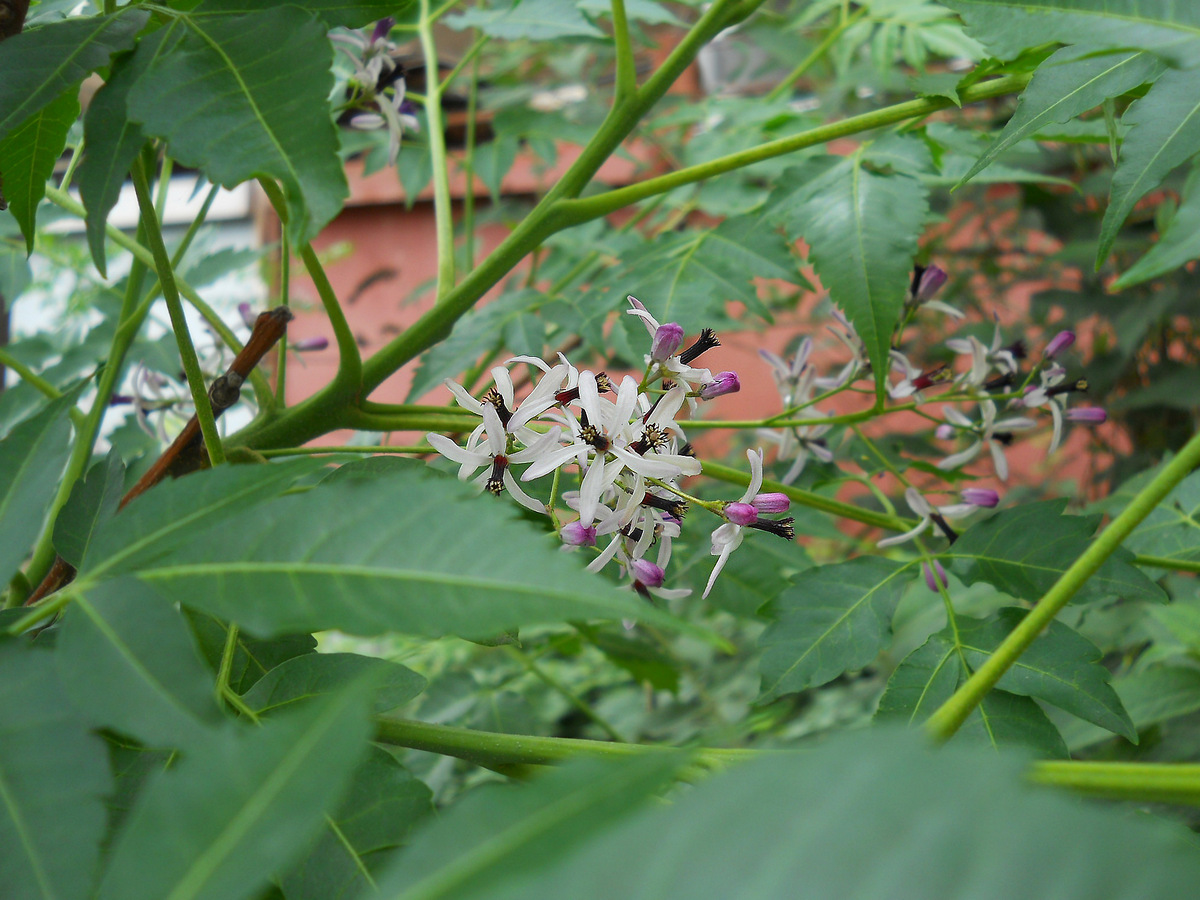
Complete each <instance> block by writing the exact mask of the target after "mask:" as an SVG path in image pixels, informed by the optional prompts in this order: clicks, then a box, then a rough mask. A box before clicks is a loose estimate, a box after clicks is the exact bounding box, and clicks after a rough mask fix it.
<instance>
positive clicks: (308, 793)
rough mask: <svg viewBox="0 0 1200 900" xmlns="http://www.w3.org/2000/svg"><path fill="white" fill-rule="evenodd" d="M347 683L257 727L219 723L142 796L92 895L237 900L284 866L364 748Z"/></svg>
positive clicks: (355, 689) (360, 701) (363, 725)
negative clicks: (297, 710)
mask: <svg viewBox="0 0 1200 900" xmlns="http://www.w3.org/2000/svg"><path fill="white" fill-rule="evenodd" d="M372 691H373V686H372V685H371V684H370V683H369V682H359V683H356V684H354V685H351V687H350V688H348V689H346V690H344V691H342V692H340V693H338V694H336V695H334V696H331V697H329V698H328V699H326V700H324V701H322V702H321V703H319V704H316V705H315V706H313V707H311V708H309V709H307V710H304V711H302V712H300V713H297V714H293V715H290V716H280V717H279V718H277V719H274V720H272V721H270V722H267V723H265V724H264V725H262V727H260V728H253V729H242V728H233V727H232V726H230V727H227V728H225V729H223V730H221V731H219V732H216V733H214V734H213V736H212V737H211V739H210V740H209V741H207V742H206V743H205V744H204V745H203V746H199V747H196V748H194V749H193V750H192V752H190V753H188V754H187V755H186V757H184V758H183V759H182V760H181V761H180V762H178V763H176V764H175V765H173V766H172V767H171V768H169V769H168V770H167V771H165V772H160V773H158V774H157V775H156V776H155V777H154V778H153V780H152V781H151V782H150V784H149V785H148V786H147V787H146V788H145V790H144V791H143V792H142V794H141V796H140V797H139V799H138V801H137V805H136V806H135V807H134V809H133V811H132V812H131V813H130V814H129V817H128V819H127V820H126V821H125V824H124V827H123V828H122V829H121V832H120V833H119V834H118V835H117V838H116V840H115V842H114V845H113V849H112V855H111V857H110V858H109V861H108V866H107V870H106V871H105V873H104V876H103V880H102V881H101V884H100V889H99V891H98V895H97V896H98V897H99V898H100V900H141V898H145V900H191V898H212V900H218V898H219V900H241V898H245V897H250V896H255V895H257V893H258V891H259V890H260V889H261V888H262V887H264V886H265V885H266V883H267V880H268V879H269V878H270V877H271V875H272V874H273V873H274V872H275V871H277V870H279V869H281V868H285V867H287V866H289V865H290V864H291V863H293V862H294V861H296V860H297V859H298V858H299V856H300V854H301V853H303V851H304V849H305V847H306V846H308V845H309V843H310V842H311V840H312V838H313V837H314V835H315V834H316V833H317V832H318V831H319V829H320V828H321V826H322V823H323V822H324V821H325V813H326V812H327V811H329V810H331V808H332V807H333V806H334V805H335V804H336V803H337V801H338V799H339V797H340V796H341V793H342V790H343V788H344V787H345V785H346V784H347V783H348V782H349V780H350V777H351V775H352V774H353V772H354V770H355V768H356V767H357V765H358V763H359V761H360V760H361V759H362V758H363V756H364V754H365V753H366V751H367V748H368V746H369V745H368V743H367V739H368V737H369V736H370V733H371V732H370V729H371V724H370V719H369V717H368V715H367V712H368V707H369V705H370V696H371V693H372Z"/></svg>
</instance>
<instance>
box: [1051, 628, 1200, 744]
mask: <svg viewBox="0 0 1200 900" xmlns="http://www.w3.org/2000/svg"><path fill="white" fill-rule="evenodd" d="M1163 608H1164V609H1170V607H1163ZM1112 686H1113V690H1115V691H1116V692H1117V696H1118V697H1120V698H1121V704H1122V705H1123V706H1124V707H1125V709H1126V710H1128V712H1129V718H1130V719H1132V720H1133V724H1134V726H1135V727H1136V728H1137V730H1138V731H1141V730H1143V729H1145V728H1150V727H1151V726H1154V725H1158V724H1159V723H1161V722H1166V721H1169V720H1170V719H1174V718H1176V717H1178V716H1186V715H1188V714H1189V713H1194V712H1196V710H1198V709H1200V670H1196V669H1192V668H1187V667H1184V666H1154V667H1153V668H1149V669H1146V670H1144V671H1141V672H1133V673H1130V674H1128V675H1121V676H1118V677H1117V678H1115V679H1113V683H1112ZM1063 737H1064V738H1065V739H1066V741H1067V746H1068V747H1070V748H1071V751H1072V752H1075V751H1078V750H1083V749H1085V748H1087V747H1090V746H1092V745H1094V744H1098V743H1100V742H1101V741H1104V740H1107V739H1109V738H1111V737H1112V732H1111V731H1109V730H1108V729H1105V728H1100V727H1099V726H1096V725H1093V724H1091V723H1090V722H1083V721H1081V720H1078V719H1077V720H1075V721H1072V722H1069V723H1067V725H1066V727H1065V728H1063Z"/></svg>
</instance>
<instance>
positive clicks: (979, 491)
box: [962, 488, 1000, 509]
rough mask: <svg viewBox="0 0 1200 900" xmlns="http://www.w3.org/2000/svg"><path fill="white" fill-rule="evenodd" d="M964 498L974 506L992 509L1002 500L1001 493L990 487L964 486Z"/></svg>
mask: <svg viewBox="0 0 1200 900" xmlns="http://www.w3.org/2000/svg"><path fill="white" fill-rule="evenodd" d="M962 498H963V500H965V501H966V502H967V503H970V504H971V505H972V506H982V507H986V508H987V509H991V508H992V507H993V506H995V505H996V504H997V503H999V502H1000V495H999V494H997V493H996V492H995V491H993V490H989V489H988V488H963V492H962Z"/></svg>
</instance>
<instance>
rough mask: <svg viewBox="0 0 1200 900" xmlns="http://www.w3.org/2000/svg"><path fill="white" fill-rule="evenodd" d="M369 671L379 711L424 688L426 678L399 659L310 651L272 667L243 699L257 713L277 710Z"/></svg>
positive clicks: (329, 691)
mask: <svg viewBox="0 0 1200 900" xmlns="http://www.w3.org/2000/svg"><path fill="white" fill-rule="evenodd" d="M368 672H369V673H372V674H373V675H374V677H375V684H376V685H377V687H376V693H375V705H374V707H373V709H374V711H375V712H377V713H385V712H388V711H390V710H393V709H395V708H396V707H397V706H400V705H401V704H402V703H407V702H408V701H409V700H411V699H412V698H413V697H415V696H417V695H418V694H419V693H421V691H423V690H424V689H425V678H424V677H423V676H421V675H418V674H417V673H416V672H414V671H413V670H412V669H409V668H407V667H405V666H402V665H400V664H399V663H394V662H390V661H388V660H386V659H378V658H376V657H373V656H360V655H359V654H357V653H308V654H305V655H303V656H296V657H293V658H292V659H289V660H287V661H286V662H284V663H282V664H281V665H279V666H277V667H276V668H274V669H272V670H271V671H270V672H268V673H267V674H266V675H264V676H263V677H262V678H260V679H259V680H258V681H257V682H255V684H254V687H252V688H250V690H249V691H248V692H247V693H246V694H245V695H244V696H243V698H242V699H243V700H245V701H246V705H247V706H249V707H250V708H251V709H253V710H254V711H255V712H257V713H274V712H276V711H277V710H281V709H286V708H287V707H289V706H291V705H292V704H295V703H303V702H307V701H310V700H311V699H313V698H314V697H320V696H323V695H325V694H332V693H336V692H337V691H339V690H341V689H342V688H343V687H345V686H346V685H347V684H349V683H350V682H352V681H355V680H356V679H358V678H361V677H362V676H363V675H364V674H366V673H368Z"/></svg>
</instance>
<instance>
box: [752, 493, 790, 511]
mask: <svg viewBox="0 0 1200 900" xmlns="http://www.w3.org/2000/svg"><path fill="white" fill-rule="evenodd" d="M750 502H751V503H753V504H754V508H755V509H757V510H758V511H759V512H760V513H781V512H787V511H788V507H789V506H791V505H792V501H791V500H789V499H788V496H787V494H757V495H755V497H754V499H753V500H751V501H750Z"/></svg>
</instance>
